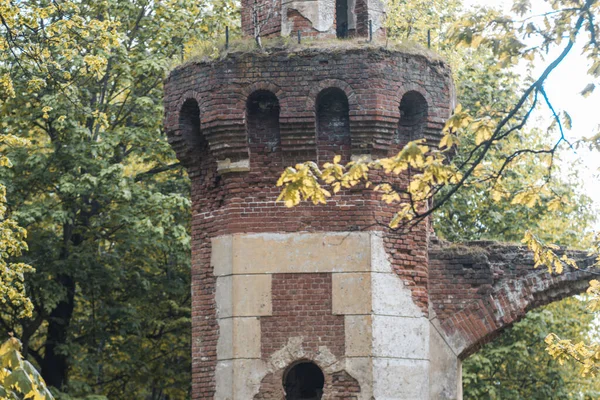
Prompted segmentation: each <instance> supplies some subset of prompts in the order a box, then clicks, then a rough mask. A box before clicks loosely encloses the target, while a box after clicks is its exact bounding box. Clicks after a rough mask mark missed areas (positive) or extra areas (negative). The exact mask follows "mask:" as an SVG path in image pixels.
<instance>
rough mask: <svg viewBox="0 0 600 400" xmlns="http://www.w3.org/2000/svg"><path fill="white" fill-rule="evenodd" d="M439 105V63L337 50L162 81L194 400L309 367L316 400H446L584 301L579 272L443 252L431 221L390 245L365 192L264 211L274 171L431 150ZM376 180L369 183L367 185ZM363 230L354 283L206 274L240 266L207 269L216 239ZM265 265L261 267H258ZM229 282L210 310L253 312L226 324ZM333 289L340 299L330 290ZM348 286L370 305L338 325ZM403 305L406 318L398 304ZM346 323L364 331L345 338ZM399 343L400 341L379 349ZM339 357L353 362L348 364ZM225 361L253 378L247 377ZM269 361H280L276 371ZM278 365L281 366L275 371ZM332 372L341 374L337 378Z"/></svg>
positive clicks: (442, 87) (446, 99) (470, 249)
mask: <svg viewBox="0 0 600 400" xmlns="http://www.w3.org/2000/svg"><path fill="white" fill-rule="evenodd" d="M357 4H358V5H360V6H361V7H362V5H361V4H362V3H360V2H358V1H357ZM246 18H247V17H246ZM273 29H274V30H275V31H276V29H277V28H276V27H273ZM452 104H453V92H452V82H451V74H450V71H449V69H448V68H447V67H446V66H445V65H444V64H443V63H442V62H440V61H434V60H430V59H428V58H426V57H423V56H419V55H410V54H405V53H401V52H396V51H389V50H386V49H383V48H376V47H352V45H350V44H349V48H348V49H345V50H340V49H337V50H328V49H326V48H324V49H322V50H321V51H315V50H303V51H297V52H289V51H287V50H285V49H275V50H271V51H269V52H265V53H246V54H229V55H227V56H226V57H225V58H223V59H221V60H218V61H215V62H212V63H190V64H186V65H183V66H181V67H179V68H177V69H175V70H174V71H173V72H172V73H171V74H170V76H169V77H168V79H167V80H166V82H165V128H166V132H167V135H168V140H169V142H170V144H171V145H172V147H173V149H174V150H175V152H176V153H177V156H178V158H179V159H180V160H181V162H182V163H183V164H184V165H185V166H186V167H187V169H188V173H189V176H190V178H191V181H192V213H193V219H192V295H193V300H192V335H193V341H192V373H193V374H192V375H193V378H192V379H193V382H192V387H193V389H192V398H194V399H209V398H220V399H221V398H222V399H225V398H229V397H223V396H221V397H219V396H217V395H216V393H217V389H218V388H217V383H218V382H217V381H218V379H217V378H216V376H217V373H218V368H220V367H223V368H225V367H227V366H230V365H233V367H231V368H233V369H232V371H233V378H231V375H230V378H231V379H233V382H235V384H236V385H238V384H240V385H242V384H244V383H243V382H242V383H240V382H237V381H235V379H236V378H235V377H236V376H238V375H236V374H242V373H245V374H247V375H248V374H251V372H252V370H253V367H251V366H250V367H249V365H263V366H264V365H268V368H267V367H264V371H263V370H260V371H259V372H260V376H259V378H260V379H259V380H258V381H257V382H255V383H253V385H255V387H256V392H253V393H254V394H252V396H255V398H261V399H281V398H282V396H283V387H282V383H281V382H282V377H283V376H284V374H285V371H286V368H287V366H288V365H289V363H290V362H293V361H294V360H296V359H309V360H313V361H315V362H317V364H319V363H321V364H319V366H320V367H322V369H323V370H324V373H325V388H326V389H327V391H326V393H327V397H324V398H336V399H353V398H356V399H363V398H370V397H369V396H371V394H373V396H374V397H375V398H378V397H379V398H404V399H416V398H417V397H418V396H420V397H418V398H422V399H429V398H431V399H434V398H445V399H459V398H460V361H459V359H461V358H464V357H465V356H467V355H468V354H471V353H472V352H473V351H475V350H476V349H477V348H478V346H480V345H481V344H482V343H484V342H485V341H488V340H490V339H491V338H493V337H494V335H496V334H498V332H501V331H502V329H504V328H506V327H507V326H509V325H510V324H512V323H514V322H515V321H516V320H518V319H519V318H521V317H522V316H523V315H524V314H525V312H526V311H527V310H529V309H531V308H532V307H536V306H539V305H542V304H546V303H548V302H550V301H553V300H556V299H559V298H562V297H564V296H567V295H571V294H574V293H578V292H579V291H581V290H583V289H584V288H585V286H586V284H587V279H588V274H587V273H586V272H585V271H579V272H573V273H568V274H565V275H562V276H559V277H551V276H549V275H548V274H546V273H544V272H543V271H540V270H537V271H534V270H533V269H532V262H531V255H530V254H528V253H527V252H526V251H525V250H524V249H522V248H519V247H515V246H505V245H499V244H491V243H483V242H478V243H474V244H473V243H472V244H466V245H464V246H462V247H460V246H453V245H449V244H446V243H443V242H440V241H437V240H436V239H435V238H434V237H433V234H432V230H431V227H430V226H429V221H425V222H423V223H422V224H420V225H418V226H416V227H414V228H413V229H412V230H411V231H410V232H407V233H403V234H401V233H399V232H391V231H389V230H387V229H386V228H385V224H386V223H387V221H389V219H390V218H391V217H392V215H393V213H394V211H395V210H396V207H395V206H388V205H386V204H383V203H382V202H381V201H380V200H379V198H378V197H377V196H376V195H375V194H373V193H372V192H371V191H369V190H366V189H365V188H360V187H359V188H356V189H352V190H343V191H341V192H340V193H339V194H338V195H336V196H335V197H334V198H333V199H332V200H331V201H330V202H329V203H328V204H327V205H325V206H313V205H310V204H302V205H300V206H298V207H295V208H293V209H287V208H285V207H283V206H282V205H281V204H278V203H276V202H275V199H276V198H277V196H278V194H279V189H278V188H277V187H276V186H275V182H276V181H277V178H278V176H279V175H280V173H281V172H282V170H283V168H284V167H285V166H287V165H293V164H294V163H296V162H299V161H307V160H314V161H319V162H324V161H328V159H330V158H331V157H332V156H333V155H334V154H340V155H342V156H343V158H344V159H345V160H346V161H347V160H350V159H352V158H354V157H361V156H367V157H372V158H376V157H381V156H386V155H390V154H394V153H396V152H398V151H399V150H400V149H401V148H402V147H403V146H404V145H405V143H406V142H408V141H409V140H413V139H416V138H425V139H426V140H427V141H428V142H429V143H431V144H433V145H435V143H436V142H437V141H438V140H439V137H440V136H439V135H440V131H441V129H442V127H443V124H444V122H445V120H446V118H447V117H448V116H449V114H450V109H451V107H452ZM380 179H382V176H381V175H378V174H373V176H372V180H373V181H375V182H377V181H378V180H380ZM386 179H389V178H386ZM408 179H409V177H408V176H400V177H397V178H393V182H394V183H395V184H397V185H400V186H402V185H406V183H407V181H408ZM365 231H366V232H371V233H373V232H378V235H379V237H380V238H381V246H382V249H383V250H382V251H384V253H385V254H384V255H383V256H382V258H383V259H384V260H383V261H382V260H378V261H370V262H369V267H368V268H367V269H366V270H365V269H359V270H352V271H341V272H343V273H338V272H340V271H337V272H336V273H333V272H334V271H333V270H334V269H335V268H336V266H335V265H334V266H330V267H328V268H329V269H327V270H318V271H316V270H315V271H313V270H310V269H311V268H312V267H311V266H310V263H308V264H307V265H308V266H306V265H304V266H303V267H302V268H303V269H301V270H300V269H299V270H296V271H291V272H290V271H288V272H285V273H283V272H282V271H278V270H276V269H277V268H275V270H269V271H262V272H256V271H254V272H253V271H242V272H239V271H238V272H235V271H230V272H223V273H217V272H216V271H215V270H216V269H217V267H216V265H215V263H220V262H221V261H222V260H220V259H219V257H221V258H227V257H235V256H236V255H238V256H239V254H238V253H236V252H235V251H232V252H231V253H228V254H225V253H223V254H221V253H219V254H221V255H220V256H217V255H215V254H216V253H215V249H213V245H212V244H211V243H213V242H214V240H216V239H218V238H229V240H235V238H240V237H242V236H241V235H253V234H266V233H276V234H278V235H284V234H292V233H294V234H295V233H298V232H302V233H315V234H317V233H324V234H328V235H330V234H339V235H344V236H350V235H352V234H353V233H358V232H365ZM324 237H325V236H324ZM231 238H233V239H231ZM278 240H279V239H278ZM369 240H370V239H369ZM314 246H316V247H315V248H317V249H318V248H319V245H314ZM372 249H373V247H371V251H372ZM219 251H221V250H219ZM268 251H269V249H268V248H267V249H265V254H266V255H263V256H262V257H263V258H262V260H267V259H268V254H269V253H268ZM332 251H335V250H332ZM347 251H348V252H349V253H351V251H352V249H350V250H347ZM361 251H362V250H361ZM365 251H366V250H365ZM240 254H241V253H240ZM329 254H331V255H332V257H333V256H337V255H336V254H334V253H329ZM350 256H351V257H354V256H355V255H353V254H350ZM356 256H357V257H360V256H362V253H360V254H359V253H357V254H356ZM371 256H372V257H373V255H371ZM380 258H381V257H380ZM211 259H212V263H211ZM321 261H323V259H322V258H321ZM235 262H239V260H237V261H235V260H234V261H232V264H235ZM342 263H343V262H342ZM382 263H383V264H386V265H388V264H389V265H388V266H389V270H390V271H389V274H388V273H387V270H385V271H383V270H380V269H378V268H379V267H378V265H380V264H382ZM361 265H362V264H361ZM254 267H256V268H259V267H261V265H255V266H253V267H252V268H254ZM231 268H233V267H231ZM369 268H370V269H369ZM386 268H387V267H386ZM283 269H284V268H282V270H283ZM316 269H318V268H316ZM309 270H310V271H309ZM383 272H385V273H383ZM236 274H237V275H236ZM244 274H246V275H244ZM336 274H337V275H336ZM352 274H354V275H352ZM217 275H218V276H217ZM341 277H345V278H348V277H351V278H352V279H354V280H348V281H347V282H346V281H344V280H343V279H342V278H341ZM336 279H337V280H336ZM394 279H397V280H398V282H396V281H395V280H394ZM363 280H364V281H363ZM228 282H229V284H230V285H232V286H230V288H229V289H228V290H229V291H228V292H227V291H226V293H228V294H227V295H226V296H225V297H223V298H222V299H221V301H222V302H223V301H225V300H223V299H227V298H228V299H229V300H227V301H233V302H235V301H236V300H235V299H236V298H243V296H250V297H252V296H255V297H256V298H255V299H254V300H256V302H257V304H258V305H259V307H258V308H256V307H255V309H249V308H247V307H246V306H247V304H245V303H244V302H243V301H240V302H241V303H240V304H238V306H239V310H237V311H236V310H233V311H232V313H231V315H225V313H224V307H225V306H224V303H222V304H218V301H217V292H218V290H219V287H221V290H223V289H222V288H223V287H225V286H226V285H227V284H228ZM236 282H237V283H240V282H241V285H242V286H239V288H241V289H240V290H242V289H243V290H246V291H248V290H249V289H251V288H252V286H251V284H250V283H248V282H257V283H260V284H261V285H263V286H264V287H262V289H261V290H263V291H262V292H260V293H259V295H258V294H255V293H246V292H244V293H242V291H239V290H238V291H236V290H237V289H235V287H236V286H235V285H236ZM335 282H338V284H339V282H342V284H339V285H341V286H339V287H337V289H336V288H334V283H335ZM344 282H345V283H344ZM348 282H354V283H352V284H356V285H358V286H356V287H357V288H363V286H360V285H363V284H364V285H366V286H364V287H366V288H367V289H364V290H365V293H366V294H365V293H363V294H365V296H367V297H368V299H369V300H368V303H371V302H372V304H366V303H365V304H366V306H365V307H366V308H364V307H362V308H361V307H358V308H361V309H360V310H358V311H353V310H352V308H353V307H354V306H356V305H352V304H350V307H349V306H348V305H343V306H344V307H346V309H345V311H344V312H336V311H335V310H334V308H335V304H333V303H334V299H333V297H332V293H335V291H336V290H342V291H343V290H344V289H343V285H344V284H349V283H348ZM357 282H362V283H360V285H359V284H358V283H357ZM381 282H384V284H383V286H381V284H382V283H381ZM398 283H399V285H398ZM244 284H245V285H246V286H244ZM219 285H221V286H219ZM378 285H380V286H378ZM394 285H396V286H394ZM352 287H353V286H352ZM381 287H383V288H384V289H385V290H390V288H394V290H395V292H393V293H392V292H389V294H388V292H387V291H385V290H383V291H382V290H380V289H381ZM239 288H238V289H239ZM340 288H341V289H340ZM353 290H354V289H353ZM360 290H363V289H360ZM402 290H406V292H407V293H408V294H407V296H408V297H409V300H408V303H410V304H408V303H407V302H401V301H399V300H398V299H399V298H400V297H401V296H400V294H399V293H400V291H402ZM382 293H385V295H388V296H389V297H390V299H389V300H390V301H389V302H386V299H382V298H381V297H382V296H381V294H382ZM242 294H243V296H242ZM227 296H229V297H227ZM236 296H237V297H236ZM261 296H262V297H261ZM377 296H379V297H377ZM347 297H348V296H347ZM350 297H351V296H350ZM367 297H366V298H367ZM263 300H264V301H263ZM267 303H268V304H267ZM362 305H363V304H358V306H362ZM235 306H236V305H235V304H234V305H233V307H234V308H235ZM244 307H246V308H244ZM261 307H262V308H261ZM369 307H370V308H369ZM363 308H364V309H363ZM236 312H237V313H238V314H236ZM342 314H343V315H342ZM352 321H354V322H360V323H362V324H364V326H362V325H361V328H360V329H358V328H357V326H355V325H354V324H352V323H351V322H352ZM255 322H256V324H258V326H259V328H257V330H258V331H259V333H258V335H259V336H258V337H257V349H256V350H255V349H253V348H243V349H235V346H234V345H235V343H236V341H235V340H236V339H235V337H236V335H239V331H236V329H238V328H240V327H245V326H246V327H247V326H252V327H255ZM245 324H246V325H245ZM349 324H350V325H349ZM411 324H412V325H411ZM430 324H431V326H430ZM349 326H350V327H352V328H353V329H355V331H356V332H363V331H361V329H363V328H365V329H366V330H364V332H367V333H368V335H372V340H371V339H369V340H371V341H367V342H368V343H359V342H360V338H362V337H364V335H358V336H357V335H354V336H352V335H353V334H352V332H350V331H349V330H348V327H349ZM409 326H410V327H412V328H410V329H409V328H408V327H409ZM225 327H229V328H228V329H231V332H230V334H231V335H232V337H234V339H231V340H232V346H233V347H234V349H233V350H231V349H228V348H227V347H228V346H227V343H228V342H226V341H224V335H225ZM236 327H237V328H236ZM396 334H397V335H399V336H398V337H402V339H398V340H397V341H394V340H393V339H390V337H392V336H393V335H396ZM219 341H221V347H222V348H224V350H223V351H225V352H229V351H230V350H231V351H233V353H234V354H233V355H232V356H230V357H229V358H228V356H224V355H223V354H221V356H219V355H218V351H217V348H218V347H219V346H218V344H219ZM350 342H352V345H353V346H354V345H356V346H357V347H356V349H359V348H360V349H361V350H360V352H357V353H356V354H355V353H353V352H354V351H355V349H350V346H349V343H350ZM223 343H225V345H223ZM357 343H358V344H357ZM223 346H224V347H223ZM294 346H295V347H294ZM436 346H437V347H436ZM365 349H366V350H365ZM431 349H438V350H435V351H434V350H431ZM236 351H239V352H240V353H241V354H245V353H248V354H250V355H251V356H252V357H256V360H257V361H259V362H262V363H263V364H260V363H259V364H248V362H249V359H246V358H244V357H245V356H239V357H238V356H236V355H235V352H236ZM282 351H283V352H287V353H286V357H287V358H286V357H283V358H281V357H279V358H278V357H277V354H279V353H280V352H282ZM356 351H358V350H356ZM364 351H368V352H372V354H364ZM244 352H245V353H244ZM434 353H435V354H434ZM236 357H237V358H236ZM294 357H296V358H294ZM319 357H320V358H319ZM283 359H285V360H286V363H287V364H285V363H284V364H285V365H283V364H282V365H279V364H277V362H276V361H273V360H279V361H281V360H283ZM319 360H320V361H319ZM322 360H332V361H331V362H330V363H329V364H326V363H324V362H322ZM348 360H351V361H352V363H353V364H352V363H350V361H348ZM344 362H348V363H347V364H346V366H347V367H348V366H354V367H352V368H349V367H348V368H346V367H343V363H344ZM361 363H362V364H361ZM360 365H362V366H364V365H367V366H368V367H365V368H362V367H360V368H359V367H358V366H360ZM244 368H245V369H244ZM261 368H262V367H261ZM249 371H250V372H249ZM369 371H370V372H369ZM377 371H379V372H377ZM386 373H387V374H386ZM221 374H222V375H223V371H221ZM244 376H245V375H244ZM398 376H401V377H402V379H400V378H398ZM223 379H224V378H223ZM223 379H221V382H226V380H223ZM228 379H229V378H228ZM359 382H360V384H359ZM415 382H418V383H415ZM226 386H227V385H226ZM429 386H431V390H429ZM252 390H254V386H252ZM245 396H246V395H245ZM247 396H249V397H245V398H251V397H252V396H250V395H247ZM231 398H235V399H237V398H244V397H239V396H238V397H235V395H233V396H232V397H231Z"/></svg>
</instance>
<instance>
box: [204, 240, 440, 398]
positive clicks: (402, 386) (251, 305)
mask: <svg viewBox="0 0 600 400" xmlns="http://www.w3.org/2000/svg"><path fill="white" fill-rule="evenodd" d="M211 263H212V266H213V269H214V274H215V275H216V276H217V286H216V303H217V316H218V322H219V340H218V346H217V360H218V361H217V370H216V390H217V393H216V396H215V398H218V399H232V400H233V399H236V400H237V399H245V400H247V399H251V398H253V396H254V395H255V394H256V393H257V392H258V390H259V387H260V382H261V380H262V378H263V377H264V376H265V375H266V374H267V373H270V372H274V368H285V366H282V365H279V364H278V363H276V362H273V360H265V359H262V358H261V326H260V317H262V316H268V315H271V314H272V309H273V305H272V296H271V279H272V275H273V274H275V273H331V274H332V312H333V314H337V315H344V328H345V355H344V357H343V359H341V360H332V364H331V365H335V368H337V369H339V370H342V369H345V370H346V371H347V372H348V373H349V374H350V375H352V376H353V377H354V378H355V379H357V380H358V382H359V384H360V387H361V392H360V395H359V399H371V398H373V397H375V398H376V399H411V400H418V399H429V398H430V390H429V387H430V384H429V376H430V374H429V367H430V357H429V353H430V323H429V320H428V319H427V317H426V316H425V315H423V313H422V312H421V310H420V309H419V308H418V307H417V306H416V305H415V304H414V303H413V300H412V298H411V291H410V290H409V289H408V288H407V287H405V285H404V283H403V282H402V280H401V279H400V278H399V277H398V275H397V274H396V273H394V272H393V271H392V269H391V265H390V263H389V261H388V258H387V255H386V253H385V250H384V246H383V240H382V238H381V236H380V234H379V233H377V232H336V233H291V234H275V233H263V234H236V235H226V236H219V237H216V238H213V239H212V257H211ZM282 350H283V349H282Z"/></svg>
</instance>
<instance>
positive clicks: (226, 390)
mask: <svg viewBox="0 0 600 400" xmlns="http://www.w3.org/2000/svg"><path fill="white" fill-rule="evenodd" d="M215 383H216V388H215V391H216V393H215V399H219V400H233V386H234V385H233V360H226V361H217V368H216V369H215Z"/></svg>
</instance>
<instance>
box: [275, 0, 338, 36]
mask: <svg viewBox="0 0 600 400" xmlns="http://www.w3.org/2000/svg"><path fill="white" fill-rule="evenodd" d="M288 10H296V11H298V12H299V13H300V15H302V16H303V17H304V18H306V19H308V20H309V21H310V22H311V23H312V26H313V28H315V29H316V30H318V31H319V32H327V31H330V30H331V29H333V21H334V19H335V0H292V1H284V2H283V4H282V12H281V34H282V35H283V36H289V35H290V33H292V32H291V29H292V24H291V21H288V17H287V13H288Z"/></svg>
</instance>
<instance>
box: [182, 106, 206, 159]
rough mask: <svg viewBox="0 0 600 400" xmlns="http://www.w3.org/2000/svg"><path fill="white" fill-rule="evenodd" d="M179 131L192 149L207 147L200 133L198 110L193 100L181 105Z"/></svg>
mask: <svg viewBox="0 0 600 400" xmlns="http://www.w3.org/2000/svg"><path fill="white" fill-rule="evenodd" d="M179 129H180V130H181V133H182V136H183V138H184V139H185V141H186V142H187V143H188V144H190V145H191V146H192V147H193V148H196V149H197V148H203V147H205V146H207V145H208V143H207V142H206V140H205V139H204V136H203V135H202V132H201V131H200V108H199V107H198V103H197V102H196V100H194V99H188V100H186V101H185V103H183V106H182V107H181V111H180V113H179Z"/></svg>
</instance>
